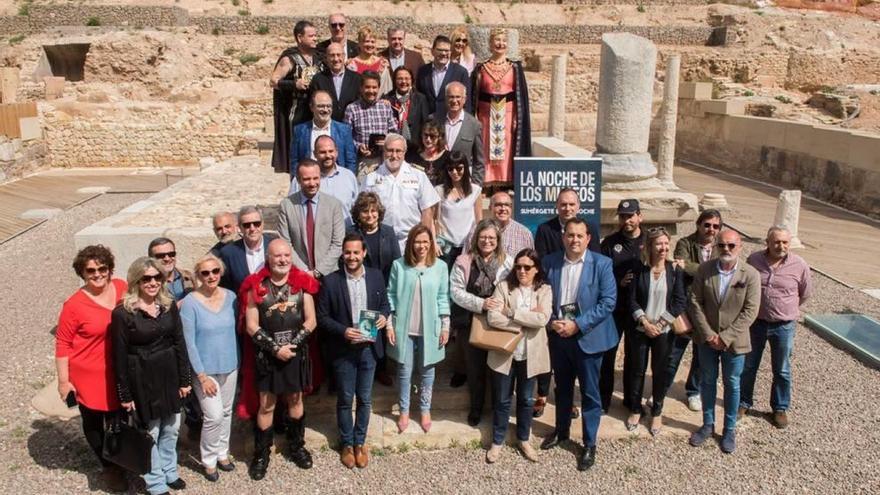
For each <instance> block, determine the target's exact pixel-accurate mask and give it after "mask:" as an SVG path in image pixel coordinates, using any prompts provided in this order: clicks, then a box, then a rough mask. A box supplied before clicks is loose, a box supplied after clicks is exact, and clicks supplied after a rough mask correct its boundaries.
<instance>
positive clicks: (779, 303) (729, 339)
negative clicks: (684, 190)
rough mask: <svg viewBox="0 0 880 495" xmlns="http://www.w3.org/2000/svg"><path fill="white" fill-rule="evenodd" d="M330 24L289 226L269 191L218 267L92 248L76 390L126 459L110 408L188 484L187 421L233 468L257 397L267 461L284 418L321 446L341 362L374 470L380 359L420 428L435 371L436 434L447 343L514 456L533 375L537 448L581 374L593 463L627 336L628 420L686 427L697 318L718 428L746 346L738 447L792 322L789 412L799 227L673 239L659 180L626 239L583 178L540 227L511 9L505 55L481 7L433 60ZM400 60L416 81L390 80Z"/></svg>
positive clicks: (347, 449) (291, 158) (64, 359)
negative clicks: (649, 218) (583, 186)
mask: <svg viewBox="0 0 880 495" xmlns="http://www.w3.org/2000/svg"><path fill="white" fill-rule="evenodd" d="M329 25H330V28H331V33H332V37H331V39H330V40H327V41H326V42H322V43H317V39H316V32H315V28H314V26H312V25H311V24H309V23H308V22H305V21H303V22H299V23H297V25H296V28H295V36H296V39H297V43H298V46H297V47H296V48H292V49H289V50H287V51H285V53H284V54H283V55H282V57H281V59H280V60H279V63H278V65H277V67H276V70H275V72H274V73H273V76H272V85H273V87H274V88H275V92H276V98H275V101H276V104H278V105H280V104H282V103H284V102H286V103H288V104H289V106H288V107H287V110H288V114H287V115H281V116H280V117H279V118H276V125H277V126H278V127H279V128H283V129H285V130H284V132H285V133H282V134H278V136H279V139H278V141H287V142H284V143H282V146H280V147H279V146H276V148H275V153H274V157H273V164H274V166H275V167H276V170H279V171H281V172H284V173H289V174H290V175H291V177H292V181H291V186H290V195H289V196H288V197H287V198H285V199H284V200H283V201H282V202H281V204H280V205H279V218H278V228H277V233H278V235H277V236H276V235H274V234H272V233H270V232H268V231H265V232H264V228H265V227H266V225H265V224H264V220H263V214H262V212H261V211H260V209H258V208H256V207H254V206H243V207H242V208H241V209H240V210H239V211H238V212H237V213H232V212H220V213H217V214H216V215H215V216H214V217H213V219H212V221H213V229H214V233H215V234H216V236H217V239H218V242H217V244H216V245H214V246H213V247H212V248H211V250H210V251H209V252H208V253H206V254H204V255H203V256H200V257H199V258H198V261H197V262H196V263H195V265H194V266H193V270H192V272H190V271H188V270H186V269H184V268H183V267H180V266H178V265H177V259H178V253H177V251H176V247H175V244H174V242H173V240H171V239H168V238H164V237H162V238H157V239H155V240H153V241H152V242H150V243H149V245H148V246H146V249H145V251H146V254H147V256H145V257H142V258H138V259H137V260H135V261H134V262H133V263H132V264H131V266H130V267H128V271H127V275H126V279H125V280H122V279H119V278H114V269H115V268H116V267H115V265H114V257H113V254H112V253H111V252H110V250H109V249H107V248H106V247H104V246H101V245H93V246H88V247H85V248H84V249H82V250H80V251H79V252H78V253H77V255H76V258H75V259H74V261H73V269H74V271H75V272H76V274H77V275H78V276H79V277H81V278H82V280H83V282H84V284H83V286H82V287H81V288H80V289H79V290H77V291H76V292H75V293H74V294H73V295H71V297H70V298H69V299H68V300H67V301H66V302H65V303H64V306H63V308H62V310H61V315H60V317H59V323H58V332H57V344H56V365H57V373H58V392H59V394H60V396H61V398H62V399H68V398H69V397H72V398H73V399H75V403H76V404H77V405H78V407H79V410H80V413H81V416H82V427H83V432H84V434H85V438H86V441H87V442H88V444H89V445H90V447H91V448H92V449H93V450H94V452H95V454H96V455H97V456H98V458H99V459H100V460H101V462H102V464H103V467H104V470H103V472H104V474H105V476H106V477H107V479H108V482H109V483H112V484H114V485H121V484H123V483H124V482H125V481H124V480H125V478H124V476H123V473H122V472H121V471H120V469H118V468H117V467H115V466H114V465H113V464H112V463H110V462H108V461H107V460H106V459H104V457H103V456H102V453H103V451H104V446H103V442H104V428H105V423H107V422H108V421H110V420H112V419H113V418H116V417H118V416H119V415H128V416H130V417H131V418H132V419H133V421H134V422H135V423H136V424H138V425H139V426H140V427H141V428H142V429H144V430H146V431H147V432H149V434H150V436H151V437H152V438H153V440H154V445H153V447H152V453H151V471H150V472H149V473H147V474H145V475H143V478H144V481H145V483H146V486H147V490H148V491H149V492H150V493H151V494H160V493H166V492H168V491H169V489H181V488H184V487H185V486H186V484H185V482H184V481H183V480H182V479H181V478H180V476H179V473H178V469H177V440H178V431H179V429H180V424H181V422H182V421H183V420H185V421H186V424H187V425H188V426H189V430H190V432H191V433H192V432H194V433H195V434H196V436H197V437H198V438H199V450H200V457H201V464H202V466H203V469H204V476H205V478H206V479H208V480H209V481H217V480H218V479H219V476H220V471H223V472H230V471H233V470H234V469H235V463H234V462H233V459H232V458H231V457H230V455H229V442H230V432H231V423H232V419H233V414H234V413H236V414H237V416H238V417H239V418H241V419H242V420H248V421H252V422H253V425H254V429H253V431H254V434H253V437H254V440H253V441H254V454H253V458H252V459H251V462H250V465H249V469H248V471H249V474H250V476H251V478H253V479H254V480H260V479H262V478H264V477H265V475H266V472H267V469H268V466H269V462H270V455H269V453H270V448H271V446H272V445H273V442H274V435H275V433H281V434H283V435H285V436H286V439H287V445H288V451H287V456H288V457H289V459H290V461H291V462H293V463H294V464H295V465H296V466H298V467H299V468H302V469H308V468H311V467H312V465H313V460H312V456H311V454H310V452H309V451H308V450H307V449H306V446H305V440H304V432H305V426H306V414H305V413H306V402H305V401H304V400H303V399H304V396H306V395H308V394H310V393H314V392H315V391H316V390H318V389H319V387H321V386H322V385H324V384H326V387H327V390H328V391H331V392H333V391H335V393H336V396H337V407H336V421H337V427H338V432H339V441H340V462H341V463H342V464H343V465H345V466H346V467H348V468H354V467H358V468H365V467H367V465H368V464H369V457H370V453H369V446H368V445H367V428H368V425H369V420H370V415H371V397H372V393H373V383H374V381H377V382H379V383H381V384H384V385H386V386H391V385H393V384H394V383H395V382H396V386H397V392H398V411H399V414H398V416H397V427H398V430H399V432H401V433H403V432H406V431H409V430H410V424H409V422H410V413H411V407H410V406H411V404H410V402H411V396H412V391H413V390H417V398H416V401H417V403H418V405H417V407H418V427H420V428H421V429H422V430H423V431H424V432H425V433H428V432H429V431H430V430H431V426H432V421H431V406H432V392H433V386H434V382H435V377H436V369H437V366H438V364H439V363H441V362H442V361H443V360H445V359H446V357H447V356H446V351H447V349H450V354H451V356H450V358H451V359H450V360H451V363H450V365H451V367H452V369H453V371H454V374H453V376H452V379H451V383H450V385H451V386H453V387H463V386H466V387H467V390H468V397H469V410H468V416H467V421H468V424H470V425H471V426H477V425H479V424H480V423H481V422H482V421H483V413H484V407H485V404H486V402H487V395H488V396H489V397H488V398H489V403H490V404H491V423H492V441H491V446H490V447H489V448H488V450H487V452H486V461H487V462H488V463H494V462H496V461H497V460H498V458H499V456H500V455H502V452H503V449H502V445H503V444H504V442H505V439H506V436H507V430H508V422H509V416H510V414H511V408H512V406H513V404H514V399H513V398H514V396H515V397H516V400H515V416H516V439H517V443H516V446H517V448H518V449H519V451H520V452H521V453H522V455H523V456H524V457H525V458H526V459H528V460H530V461H537V460H538V458H539V454H538V451H537V450H536V449H535V447H534V446H533V445H532V443H531V442H530V431H531V422H532V419H533V418H535V417H540V416H542V415H543V413H544V408H545V406H546V404H547V403H548V397H549V396H550V395H551V394H550V391H551V386H552V385H554V384H555V388H554V393H553V396H554V397H555V405H556V409H555V411H556V414H555V418H554V425H555V427H554V430H553V432H552V433H551V434H550V435H548V436H547V437H546V438H544V439H543V441H542V442H541V443H540V449H543V450H548V449H552V448H554V447H557V446H558V445H560V444H562V443H565V442H569V441H570V430H571V423H572V421H573V420H575V419H577V418H580V421H581V427H582V432H583V436H582V438H583V447H582V448H581V449H580V450H579V453H578V455H577V469H578V470H582V471H583V470H587V469H589V468H590V467H591V466H592V465H593V464H594V463H595V462H596V444H597V433H598V428H599V423H600V420H601V419H602V416H603V415H605V414H607V413H608V410H609V408H610V407H611V400H612V392H613V391H614V382H615V375H614V369H615V359H616V356H617V351H618V346H619V344H620V343H621V341H623V348H624V353H623V354H624V363H623V368H624V371H623V381H622V384H623V406H624V407H625V408H626V409H627V411H629V413H630V414H629V415H628V417H627V418H626V419H625V425H626V428H627V429H629V430H631V431H636V430H637V428H638V426H639V424H640V422H641V421H642V418H643V416H644V417H646V418H650V419H649V420H648V424H647V425H648V430H649V432H650V434H651V435H659V434H660V433H661V432H662V427H663V406H664V401H665V399H666V396H667V393H668V391H669V388H670V386H671V385H672V383H673V381H674V379H675V375H676V372H677V370H678V367H679V363H680V362H681V359H682V357H683V355H684V353H685V351H686V349H687V347H688V345H689V344H690V343H691V342H693V343H694V346H693V358H692V359H691V367H690V370H689V372H688V378H687V382H686V394H687V404H688V407H689V408H690V409H691V410H693V411H695V412H698V411H702V415H703V419H702V427H701V428H700V429H699V430H697V431H696V432H694V433H693V434H692V436H691V437H690V443H691V444H692V445H695V446H699V445H702V444H703V443H704V442H706V440H708V439H709V438H711V437H712V436H713V435H714V433H715V426H714V425H715V418H714V412H715V397H716V387H717V379H718V374H719V371H718V369H719V363H720V368H721V375H722V380H723V388H724V421H723V429H722V436H721V440H720V447H721V450H722V451H723V452H726V453H732V452H734V450H735V448H736V423H737V419H738V418H739V417H741V416H742V414H744V413H745V412H746V411H747V410H748V409H750V408H751V407H752V405H753V404H754V386H755V376H756V372H757V369H758V367H759V365H760V363H761V356H762V353H763V350H764V348H765V347H766V345H767V343H768V342H769V344H770V349H771V361H772V370H773V384H772V394H771V399H770V406H771V408H772V410H773V421H774V424H775V425H776V426H777V427H779V428H785V427H786V426H787V425H788V421H789V420H788V417H787V410H788V408H789V405H790V399H791V371H790V363H789V356H790V353H791V349H792V345H793V340H794V331H795V327H796V321H797V319H798V317H799V310H798V308H799V306H800V305H801V304H802V303H803V302H804V301H805V300H806V299H807V298H808V297H809V295H810V271H809V268H808V266H807V265H806V263H805V262H804V260H803V259H802V258H800V257H799V256H797V255H796V254H793V253H791V252H789V242H790V239H791V235H790V233H789V232H788V231H787V230H785V229H784V228H781V227H772V228H771V229H770V230H769V231H768V234H767V239H766V243H767V246H766V248H765V249H764V250H761V251H757V252H755V253H753V254H752V255H751V256H749V258H748V259H747V260H742V259H740V256H739V255H740V252H741V250H742V248H743V245H742V239H741V238H740V235H739V234H738V233H737V232H735V231H734V230H729V229H723V223H722V218H721V213H720V212H718V211H715V210H705V211H703V212H702V213H701V214H700V215H699V218H698V219H697V221H696V232H695V233H694V234H692V235H690V236H687V237H684V238H682V239H679V240H678V241H677V242H676V244H675V247H674V249H672V241H673V239H672V236H671V235H670V234H669V233H668V232H667V231H666V230H664V229H663V228H662V227H656V228H643V226H642V221H643V218H642V213H641V209H640V205H639V202H638V201H637V200H636V199H627V200H623V201H621V202H620V204H619V205H618V209H617V216H618V219H619V228H618V230H617V231H616V232H614V233H612V234H610V235H608V236H606V237H605V238H604V239H603V240H601V243H600V242H599V233H597V232H591V231H590V228H589V226H588V224H587V223H586V222H585V220H584V219H582V218H579V217H578V216H577V213H578V211H579V210H580V203H579V200H578V195H577V193H576V192H575V191H574V190H572V189H563V190H562V191H560V193H559V195H558V197H557V202H556V207H557V215H555V216H554V217H552V218H550V219H548V220H547V221H546V222H545V223H544V224H542V225H541V226H540V227H539V228H538V230H537V232H536V233H535V234H534V236H533V234H532V232H531V231H529V229H528V228H526V227H525V226H523V225H522V224H520V223H519V222H517V221H516V220H514V219H513V218H512V212H513V204H514V203H513V202H514V200H515V198H514V197H513V196H512V195H511V194H510V193H509V192H508V191H507V189H508V187H509V186H510V181H511V177H512V162H513V161H512V160H513V156H518V155H528V154H530V150H529V139H528V135H529V134H528V128H529V126H528V95H527V89H526V86H525V79H524V78H523V74H522V67H521V66H520V65H519V64H518V63H516V62H511V61H510V60H508V59H506V57H505V52H506V36H505V35H504V33H503V31H501V30H493V31H492V33H491V34H490V46H491V49H492V56H491V57H490V58H489V59H488V60H486V61H482V62H480V61H475V60H474V59H475V57H474V55H473V53H472V52H470V50H468V49H467V45H468V39H467V31H466V30H462V29H457V30H455V32H453V33H452V36H451V39H450V38H447V37H445V36H438V37H437V38H436V39H435V40H434V44H433V49H432V53H433V55H434V60H433V61H432V62H431V63H428V64H425V63H424V61H423V60H422V58H421V56H420V55H419V54H418V53H416V52H413V51H411V50H407V49H405V48H404V47H403V44H404V41H405V32H404V31H403V30H402V29H399V28H392V29H389V30H388V48H387V49H385V50H383V51H381V52H379V51H378V50H377V47H376V37H375V33H374V32H373V31H372V30H371V29H369V28H366V27H363V28H361V29H360V30H359V31H358V42H357V43H354V42H353V41H351V40H348V39H347V36H346V20H345V17H344V16H342V15H341V14H334V15H332V16H330V19H329ZM383 84H384V85H388V84H390V86H389V87H390V88H391V89H390V90H389V91H388V92H387V93H385V94H384V96H382V97H381V99H382V100H383V101H384V103H380V102H379V101H380V96H379V95H380V92H382V88H383ZM356 89H357V90H359V91H355V90H356ZM469 93H472V95H471V96H470V97H469V96H468V94H469ZM346 99H348V101H346ZM276 109H277V108H276ZM471 109H472V110H474V111H475V112H476V115H477V116H476V117H474V116H473V115H471V114H470V113H468V111H469V110H471ZM438 112H439V113H438ZM438 115H439V117H437V116H438ZM298 119H299V120H298ZM484 195H485V196H488V197H489V199H490V203H489V216H488V218H483V209H482V197H483V196H484ZM487 332H496V333H498V334H499V335H503V334H506V335H507V337H508V338H507V340H508V342H507V344H505V345H504V346H499V345H494V344H493V345H489V344H487V343H486V342H485V341H484V340H482V339H483V338H484V337H483V336H484V335H486V333H487ZM649 360H650V361H649ZM649 362H650V364H651V372H652V373H651V374H652V381H653V382H652V386H651V397H650V398H648V400H647V401H646V402H643V389H644V382H645V375H646V370H647V366H648V363H649ZM414 374H417V375H418V377H417V379H414V377H413V375H414ZM576 383H577V384H578V388H579V392H580V397H581V400H580V404H575V401H574V398H575V394H574V387H575V384H576ZM741 384H742V385H741ZM352 409H354V411H352ZM181 411H184V413H181ZM184 417H185V418H184Z"/></svg>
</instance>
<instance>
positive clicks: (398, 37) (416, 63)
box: [379, 26, 425, 74]
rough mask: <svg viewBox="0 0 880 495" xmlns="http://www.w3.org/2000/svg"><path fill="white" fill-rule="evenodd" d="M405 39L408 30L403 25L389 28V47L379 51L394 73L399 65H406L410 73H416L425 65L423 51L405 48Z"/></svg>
mask: <svg viewBox="0 0 880 495" xmlns="http://www.w3.org/2000/svg"><path fill="white" fill-rule="evenodd" d="M405 39H406V31H404V29H403V28H402V27H399V26H394V27H391V28H388V48H386V49H384V50H382V51H381V52H379V55H380V56H382V57H384V58H385V60H387V61H388V70H390V71H391V72H392V73H394V70H395V69H397V68H398V67H406V68H407V69H409V72H410V74H415V73H416V72H418V71H419V68H420V67H421V66H423V65H425V59H424V58H423V57H422V54H421V53H419V52H417V51H415V50H410V49H408V48H404V40H405Z"/></svg>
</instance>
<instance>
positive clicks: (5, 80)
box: [0, 67, 21, 103]
mask: <svg viewBox="0 0 880 495" xmlns="http://www.w3.org/2000/svg"><path fill="white" fill-rule="evenodd" d="M19 72H20V71H19V69H18V68H17V67H0V102H2V103H15V102H16V101H18V98H17V96H16V94H17V93H18V86H19V83H20V82H21V81H20V76H19Z"/></svg>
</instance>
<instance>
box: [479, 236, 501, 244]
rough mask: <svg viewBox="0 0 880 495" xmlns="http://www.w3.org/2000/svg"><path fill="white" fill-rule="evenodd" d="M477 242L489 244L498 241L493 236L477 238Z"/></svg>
mask: <svg viewBox="0 0 880 495" xmlns="http://www.w3.org/2000/svg"><path fill="white" fill-rule="evenodd" d="M477 240H479V241H480V242H489V241H495V240H498V237H497V236H494V235H481V236H480V237H478V238H477Z"/></svg>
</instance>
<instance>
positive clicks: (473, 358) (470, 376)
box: [456, 327, 489, 415]
mask: <svg viewBox="0 0 880 495" xmlns="http://www.w3.org/2000/svg"><path fill="white" fill-rule="evenodd" d="M470 337H471V328H470V327H467V328H462V329H459V331H458V336H457V337H456V338H459V339H461V341H460V342H459V343H458V349H459V350H462V351H464V352H463V353H462V355H463V357H464V364H465V369H466V370H467V371H466V372H467V386H468V392H469V393H470V398H471V401H470V412H471V414H475V415H480V414H482V412H483V404H485V402H486V389H487V381H488V376H489V374H488V370H489V366H488V365H487V364H486V358H487V357H488V355H489V352H488V351H485V350H483V349H479V348H477V347H474V346H472V345H471V344H470V343H469V340H470Z"/></svg>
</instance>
